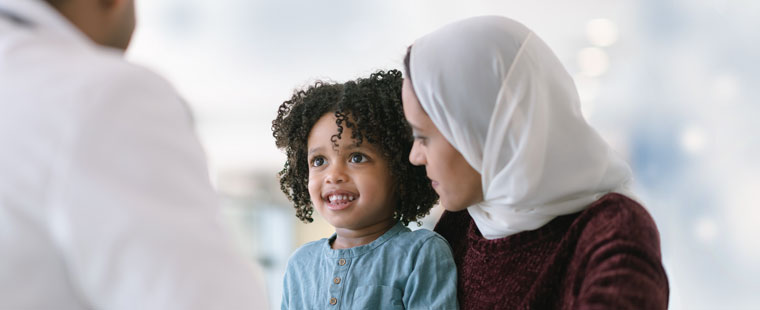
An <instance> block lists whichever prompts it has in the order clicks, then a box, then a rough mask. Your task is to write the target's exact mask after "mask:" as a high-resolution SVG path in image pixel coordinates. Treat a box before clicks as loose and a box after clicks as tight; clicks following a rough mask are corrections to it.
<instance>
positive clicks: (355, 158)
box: [351, 153, 367, 164]
mask: <svg viewBox="0 0 760 310" xmlns="http://www.w3.org/2000/svg"><path fill="white" fill-rule="evenodd" d="M365 161H367V156H364V154H360V153H354V154H352V155H351V162H352V163H355V164H358V163H363V162H365Z"/></svg>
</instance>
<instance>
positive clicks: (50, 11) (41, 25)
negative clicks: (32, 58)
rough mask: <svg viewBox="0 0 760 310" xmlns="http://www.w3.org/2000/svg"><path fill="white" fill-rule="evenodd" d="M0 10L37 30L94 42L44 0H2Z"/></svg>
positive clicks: (85, 41)
mask: <svg viewBox="0 0 760 310" xmlns="http://www.w3.org/2000/svg"><path fill="white" fill-rule="evenodd" d="M0 10H2V11H3V12H5V15H8V16H9V17H8V18H10V19H11V20H12V21H13V22H15V23H16V24H20V25H25V26H28V27H30V28H33V29H35V30H37V31H45V32H54V33H56V34H58V35H60V36H62V37H66V38H68V39H70V40H73V41H79V42H83V43H87V44H94V42H93V41H92V40H90V38H88V37H87V36H86V35H85V34H84V33H83V32H82V31H81V30H79V29H78V28H77V27H76V26H74V25H73V24H72V23H71V22H70V21H69V20H68V19H66V17H64V16H63V15H61V14H60V13H58V11H57V10H56V9H55V8H53V7H52V6H50V5H49V4H47V3H46V2H44V1H42V0H0Z"/></svg>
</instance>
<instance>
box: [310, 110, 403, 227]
mask: <svg viewBox="0 0 760 310" xmlns="http://www.w3.org/2000/svg"><path fill="white" fill-rule="evenodd" d="M335 121H336V118H335V115H334V113H332V112H330V113H327V114H325V115H323V116H322V117H321V118H320V119H319V120H318V121H317V122H316V123H315V124H314V126H313V127H312V128H311V132H310V133H309V138H308V141H307V150H308V165H309V183H308V188H309V196H310V197H311V202H312V204H313V205H314V209H315V210H316V211H317V212H318V213H319V214H320V215H321V216H322V217H323V218H325V220H327V222H328V223H330V225H332V226H334V227H335V229H336V231H337V232H338V234H339V239H340V237H341V235H355V234H362V233H363V232H366V231H373V232H376V231H377V230H378V228H383V229H387V228H390V227H391V226H392V224H393V223H395V220H394V218H393V214H394V212H395V208H396V200H395V193H394V192H393V188H394V182H393V178H392V177H391V174H390V169H389V166H388V160H387V159H385V157H384V156H383V155H382V154H381V153H380V152H379V151H378V148H377V147H376V146H375V145H373V144H372V143H369V142H368V141H366V140H364V141H363V142H362V143H361V144H360V145H357V144H356V141H354V140H353V139H352V138H351V133H352V131H351V128H349V127H347V126H344V129H343V133H342V135H341V139H337V138H335V139H333V136H334V135H335V134H336V133H337V132H338V126H337V125H336V123H335ZM336 145H337V146H336Z"/></svg>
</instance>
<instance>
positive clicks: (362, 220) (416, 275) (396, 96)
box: [272, 70, 458, 309]
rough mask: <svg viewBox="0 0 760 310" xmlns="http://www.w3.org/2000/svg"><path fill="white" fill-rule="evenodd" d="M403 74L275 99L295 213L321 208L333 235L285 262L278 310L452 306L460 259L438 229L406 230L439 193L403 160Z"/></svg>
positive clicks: (284, 174) (284, 182)
mask: <svg viewBox="0 0 760 310" xmlns="http://www.w3.org/2000/svg"><path fill="white" fill-rule="evenodd" d="M401 85H402V78H401V73H400V72H399V71H397V70H391V71H387V72H384V71H379V72H377V73H374V74H372V75H371V76H370V77H369V78H366V79H358V80H356V81H350V82H347V83H345V84H332V83H324V82H317V83H316V84H314V85H313V86H310V87H308V88H307V89H305V90H299V91H296V92H295V94H294V95H293V97H292V98H291V99H290V100H288V101H285V102H284V103H283V104H282V105H280V108H279V111H278V113H277V119H275V120H274V121H273V122H272V131H273V132H274V137H275V139H276V140H277V147H279V148H280V149H283V150H284V151H285V152H286V153H287V161H286V162H285V167H284V168H283V170H282V171H281V172H280V173H279V176H280V185H281V188H282V190H283V192H285V194H286V195H287V196H288V198H289V199H290V200H291V201H292V202H293V203H294V204H295V208H296V216H297V217H298V218H299V219H301V220H302V221H304V222H311V221H312V217H311V215H312V213H313V212H314V210H315V209H316V211H317V212H319V214H320V215H321V216H322V217H323V218H324V219H325V220H326V221H327V222H328V223H330V225H332V226H334V227H335V234H333V235H332V237H330V238H325V239H322V240H319V241H314V242H310V243H307V244H305V245H304V246H302V247H301V248H299V249H298V250H297V251H296V252H295V253H294V254H293V256H291V258H290V260H289V261H288V269H287V272H286V273H285V279H284V290H283V298H282V309H457V308H458V305H457V296H456V281H457V279H456V266H455V265H454V260H453V258H452V254H451V249H450V247H449V245H448V243H446V241H445V240H444V239H443V238H442V237H441V236H439V235H438V234H436V233H434V232H432V231H429V230H425V229H420V230H416V231H411V230H409V228H407V227H406V225H407V224H409V222H416V221H418V220H419V219H420V218H422V217H423V216H425V215H426V214H428V213H429V211H430V208H431V207H432V206H433V204H434V203H435V202H436V201H437V199H438V196H437V195H436V193H435V191H434V190H433V188H432V186H431V183H430V180H428V179H427V177H426V176H425V168H424V167H416V166H413V165H412V164H411V163H409V159H408V158H409V151H410V150H411V147H412V142H413V138H412V134H411V129H410V127H409V125H408V124H407V123H406V120H405V119H404V113H403V110H402V105H401Z"/></svg>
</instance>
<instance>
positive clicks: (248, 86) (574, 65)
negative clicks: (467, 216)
mask: <svg viewBox="0 0 760 310" xmlns="http://www.w3.org/2000/svg"><path fill="white" fill-rule="evenodd" d="M137 3H138V14H139V25H138V29H137V32H136V36H135V38H134V41H133V45H132V47H131V49H130V50H129V51H128V58H129V59H130V60H132V61H134V62H137V63H140V64H142V65H144V66H147V67H149V68H151V69H153V70H156V71H158V72H159V73H161V74H163V75H164V76H166V77H167V78H168V79H169V80H171V81H172V82H173V83H174V85H175V86H176V88H177V89H178V90H179V91H180V93H181V94H182V95H183V96H184V97H185V98H186V99H187V101H188V102H189V104H190V105H191V106H192V108H193V109H194V112H195V117H196V120H197V130H198V133H199V135H200V137H201V139H202V142H203V144H204V146H205V147H206V150H207V153H208V157H209V161H210V169H211V172H212V176H213V181H214V184H215V186H216V187H217V189H218V190H219V192H220V196H221V197H220V199H221V201H222V205H223V207H224V210H225V213H226V214H227V215H228V216H227V218H228V219H229V222H230V224H231V225H232V227H234V228H235V236H236V237H237V241H238V244H239V246H240V247H241V248H242V249H244V251H245V252H246V253H247V254H248V255H249V256H250V258H251V259H252V260H255V261H257V262H259V263H260V264H261V265H262V267H263V270H264V274H265V275H266V281H267V284H268V288H269V291H270V292H269V293H270V296H271V300H272V304H273V307H272V308H273V309H275V308H278V307H279V300H280V295H281V283H282V282H281V281H282V275H283V273H284V268H285V263H286V261H287V259H288V257H289V255H290V254H291V253H292V251H293V250H294V249H295V248H297V247H298V246H300V245H301V244H303V243H305V242H308V241H311V240H316V239H320V238H323V237H327V236H329V235H330V234H331V233H332V229H331V227H330V226H329V225H327V224H326V223H324V222H323V221H321V220H320V219H319V218H318V217H317V219H316V221H315V222H314V223H312V224H308V225H307V224H303V223H301V222H299V221H298V220H297V219H296V217H295V216H294V212H293V211H292V208H291V206H290V205H289V204H288V202H287V200H286V199H285V197H284V195H283V194H282V193H281V192H280V190H279V185H278V184H277V180H276V173H277V171H279V170H280V169H281V167H282V163H283V161H284V155H283V154H282V153H280V152H279V151H278V150H277V149H276V148H275V146H274V140H273V138H272V136H271V130H270V126H271V121H272V119H274V117H275V116H276V111H277V107H278V105H279V104H280V103H281V102H282V101H284V100H286V99H288V98H289V97H290V95H291V94H292V91H293V90H294V89H295V88H299V87H302V86H305V85H308V84H310V83H312V82H313V81H315V80H317V79H329V80H334V81H345V80H348V79H354V78H357V77H361V76H366V75H368V74H369V73H371V72H373V71H375V70H377V69H393V68H396V69H401V67H402V65H401V62H402V58H403V55H404V53H405V50H406V47H407V46H408V45H409V44H411V43H412V42H413V40H414V39H415V38H417V37H419V36H422V35H424V34H426V33H428V32H430V31H432V30H434V29H436V28H438V27H440V26H442V25H444V24H447V23H449V22H452V21H455V20H458V19H461V18H465V17H469V16H476V15H484V14H496V15H504V16H508V17H511V18H514V19H517V20H518V21H521V22H522V23H524V24H526V25H527V26H528V27H529V28H531V29H533V30H534V31H535V32H536V33H537V34H538V35H539V36H541V37H542V38H543V39H544V40H545V41H546V42H547V43H548V44H549V45H550V46H551V47H552V48H553V49H554V51H555V52H556V53H557V55H558V56H559V58H560V59H561V60H562V62H563V63H564V64H565V66H566V67H567V69H568V71H569V72H570V73H571V74H572V75H573V76H574V77H575V81H576V84H577V86H578V89H579V93H580V95H581V99H582V104H583V111H584V114H585V115H586V117H587V118H588V120H589V122H590V123H591V124H592V125H594V126H595V127H596V128H597V129H598V130H599V131H600V133H601V134H602V135H603V136H604V137H605V138H606V139H607V140H608V141H609V142H610V143H611V144H612V145H613V146H614V147H615V148H616V149H617V150H618V151H619V152H620V153H622V154H623V155H624V156H626V158H627V159H628V160H629V162H630V163H631V164H632V166H633V169H634V171H635V176H636V192H637V194H638V195H639V198H640V199H641V200H642V201H644V202H645V205H646V207H647V208H648V209H649V211H650V212H651V213H652V215H653V216H654V218H655V220H656V222H657V224H658V226H659V228H660V233H661V239H662V252H663V258H664V263H665V268H666V270H667V273H668V276H669V278H670V285H671V295H670V305H671V309H751V308H753V309H757V307H758V304H760V241H758V239H760V194H758V192H759V191H760V179H758V174H760V161H759V160H757V159H756V158H758V157H759V156H760V143H759V142H760V123H758V122H756V121H755V119H756V118H757V117H758V116H760V113H759V112H760V111H759V110H760V105H758V103H757V100H758V98H760V93H759V92H760V87H758V86H757V85H758V83H760V30H758V29H760V19H758V18H757V17H758V16H760V2H757V1H750V0H733V1H718V0H689V1H687V0H657V1H655V0H635V1H634V0H618V1H602V0H577V1H548V0H531V1H528V0H513V1H487V0H471V1H443V0H414V1H408V0H407V1H402V0H382V1H378V0H366V1H348V0H332V1H292V0H282V1H262V0H215V1H210V0H138V1H137ZM439 214H440V210H438V209H436V210H434V212H433V213H432V214H431V216H430V217H428V218H426V219H425V221H424V227H427V228H432V226H433V225H434V224H435V221H436V220H437V216H439ZM413 228H416V225H414V227H413ZM220 268H223V266H220Z"/></svg>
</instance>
